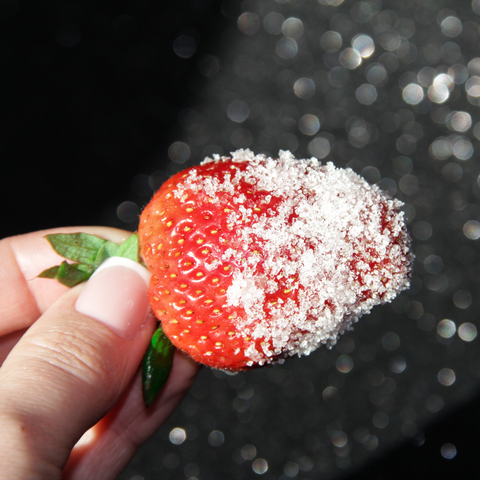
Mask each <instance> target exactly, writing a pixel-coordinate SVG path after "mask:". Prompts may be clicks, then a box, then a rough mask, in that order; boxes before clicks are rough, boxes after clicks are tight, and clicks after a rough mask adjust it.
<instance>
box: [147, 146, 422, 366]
mask: <svg viewBox="0 0 480 480" xmlns="http://www.w3.org/2000/svg"><path fill="white" fill-rule="evenodd" d="M400 205H401V203H400V202H398V201H397V200H392V199H390V197H388V196H387V195H386V194H385V193H383V192H382V191H381V190H380V189H379V188H377V187H376V186H371V185H369V184H368V183H367V182H365V180H363V179H362V178H361V177H360V176H358V175H357V174H355V173H354V172H352V171H351V170H349V169H347V170H344V169H339V168H336V167H334V166H333V164H331V163H328V164H327V165H321V164H320V162H318V161H317V160H316V159H310V160H296V159H294V158H293V156H292V155H291V154H290V153H289V152H280V158H279V159H271V158H266V157H265V156H263V155H258V156H254V154H253V153H252V152H250V151H248V150H245V151H244V150H239V151H237V152H235V153H234V154H233V155H232V158H229V157H228V158H227V157H222V158H220V157H218V156H216V157H215V159H214V160H212V159H206V160H205V161H204V162H203V163H202V164H201V165H200V166H196V167H192V168H189V169H187V170H184V171H182V172H180V173H178V174H176V175H175V176H173V177H172V178H171V179H170V180H168V181H167V182H166V183H165V184H164V185H163V186H162V187H161V188H160V190H158V192H157V193H156V194H155V195H154V197H153V199H152V200H151V202H150V203H149V205H148V206H147V207H146V208H145V210H144V211H143V213H142V215H141V219H140V225H139V232H138V233H139V238H140V244H141V254H142V256H143V258H144V260H145V262H146V264H147V266H148V268H149V270H150V271H151V273H152V279H151V283H150V289H149V297H150V303H151V306H152V309H153V311H154V312H155V314H156V315H157V317H158V318H159V319H160V321H161V323H162V327H163V330H164V332H165V333H166V335H167V336H168V337H169V338H170V340H171V341H172V343H173V344H174V345H175V346H176V347H177V348H180V349H181V350H183V351H185V352H186V353H187V354H188V355H190V356H191V357H192V358H193V359H194V360H196V361H198V362H200V363H203V364H206V365H209V366H211V367H215V368H221V369H226V370H231V371H236V370H244V369H247V368H249V367H253V366H258V365H264V364H266V363H272V362H274V361H282V359H283V358H285V357H287V356H290V355H308V354H309V353H310V352H311V351H313V350H315V349H316V348H317V347H318V346H320V345H321V344H327V345H333V344H334V343H335V342H336V340H337V338H338V336H339V335H340V334H341V333H343V332H344V331H346V330H348V329H349V328H351V325H352V323H354V322H356V321H357V320H358V319H359V318H360V317H361V316H362V315H363V314H365V313H368V312H369V311H370V309H371V308H372V307H373V306H374V305H377V304H380V303H386V302H390V301H391V300H392V299H393V298H394V297H395V296H396V295H397V293H398V292H400V291H402V290H404V289H405V288H408V286H409V277H410V274H411V266H412V261H413V257H412V255H411V254H410V253H409V245H410V239H409V236H408V233H407V231H406V229H405V225H404V223H403V213H401V212H399V211H398V207H399V206H400Z"/></svg>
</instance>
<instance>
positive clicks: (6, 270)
mask: <svg viewBox="0 0 480 480" xmlns="http://www.w3.org/2000/svg"><path fill="white" fill-rule="evenodd" d="M75 232H84V233H90V234H92V235H97V236H98V237H101V238H105V239H106V240H110V241H112V242H116V243H121V242H123V241H124V240H125V239H126V238H128V237H129V236H130V235H131V234H132V232H127V231H125V230H119V229H116V228H108V227H65V228H55V229H51V230H41V231H38V232H33V233H28V234H25V235H18V236H15V237H8V238H4V239H3V240H0V264H1V265H2V267H1V269H0V336H3V335H7V334H9V333H12V332H15V331H17V330H21V329H25V328H28V327H29V326H30V325H31V324H32V323H33V322H35V320H37V318H39V317H40V315H42V313H43V312H45V311H46V310H47V308H48V307H49V306H50V305H52V303H53V302H55V300H57V299H58V298H59V297H60V296H62V295H63V294H64V293H65V292H66V291H67V290H68V288H67V287H65V286H64V285H61V284H60V283H58V282H56V281H53V280H50V279H45V278H37V277H38V274H39V273H40V272H42V271H43V270H45V269H47V268H50V267H53V266H55V265H59V264H60V263H61V262H62V261H63V260H64V259H63V258H62V257H60V256H59V255H58V254H57V253H55V251H54V250H53V249H52V247H51V245H50V244H49V243H48V241H47V240H46V239H45V238H44V237H45V235H49V234H52V233H75Z"/></svg>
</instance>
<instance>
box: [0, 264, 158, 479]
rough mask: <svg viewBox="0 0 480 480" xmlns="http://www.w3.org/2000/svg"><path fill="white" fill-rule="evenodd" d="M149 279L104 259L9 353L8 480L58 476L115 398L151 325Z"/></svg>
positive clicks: (3, 383) (3, 377) (2, 448)
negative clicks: (75, 447)
mask: <svg viewBox="0 0 480 480" xmlns="http://www.w3.org/2000/svg"><path fill="white" fill-rule="evenodd" d="M149 275H150V274H149V273H148V272H147V270H146V269H144V268H143V267H141V266H140V265H139V264H137V263H135V262H133V261H131V260H128V259H123V258H111V259H109V260H107V261H106V262H105V263H104V264H103V265H102V266H101V267H100V268H99V269H98V270H97V271H96V272H95V274H94V275H93V276H92V277H91V278H90V280H89V281H88V282H87V283H86V284H85V285H84V286H82V285H80V286H78V287H75V288H74V289H72V290H71V291H69V292H67V293H66V294H65V295H64V296H62V297H61V298H60V299H59V300H57V302H55V303H54V304H53V305H52V306H51V307H50V308H49V309H48V310H47V311H46V312H45V313H44V314H43V315H42V316H41V317H40V319H39V320H37V322H36V323H35V324H34V325H32V327H31V328H30V329H29V330H28V331H27V333H26V334H25V335H24V336H23V337H22V339H21V340H20V341H19V343H18V344H17V345H16V346H15V348H14V349H13V350H12V351H11V353H10V355H9V356H8V358H7V359H6V361H5V362H4V364H3V366H2V368H1V369H0V398H1V402H0V431H1V432H2V435H0V464H1V465H2V470H3V472H4V473H5V468H7V470H6V471H7V472H9V471H11V473H12V475H11V476H9V477H8V478H52V479H53V478H60V477H61V470H62V468H63V467H64V466H65V463H66V461H67V459H68V456H69V454H70V451H71V449H72V447H73V446H74V444H75V443H76V442H77V440H78V439H79V438H80V437H81V435H82V434H83V433H84V432H85V431H86V430H87V429H88V428H90V427H91V426H93V425H94V424H95V423H96V422H97V421H98V420H100V418H102V417H103V416H104V415H105V414H106V413H107V412H108V411H109V410H110V409H111V408H112V407H113V406H114V405H115V403H116V402H117V401H118V399H119V398H120V396H121V394H122V392H123V391H124V390H125V389H126V387H127V386H128V384H129V382H130V381H131V379H132V377H133V376H134V374H135V372H136V370H137V369H138V366H139V364H140V362H141V359H142V356H143V354H144V352H145V350H146V348H147V345H148V342H149V339H150V337H151V335H152V333H153V330H154V328H155V320H154V317H153V316H152V315H151V314H150V313H149V311H150V310H149V306H148V296H147V288H148V278H149ZM9 469H10V470H9ZM20 472H23V473H24V475H23V474H22V473H20ZM32 474H33V475H32Z"/></svg>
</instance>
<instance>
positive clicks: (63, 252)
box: [38, 232, 175, 407]
mask: <svg viewBox="0 0 480 480" xmlns="http://www.w3.org/2000/svg"><path fill="white" fill-rule="evenodd" d="M45 238H46V239H47V240H48V242H49V243H50V245H51V246H52V248H53V249H54V250H55V252H57V253H58V254H59V255H60V256H62V257H64V258H66V259H67V260H71V261H72V262H73V263H68V262H67V261H66V260H65V261H63V262H62V263H61V264H60V265H58V266H55V267H51V268H47V269H46V270H44V271H43V272H41V273H40V274H39V275H38V277H40V278H51V279H55V280H57V281H58V282H60V283H61V284H63V285H65V286H67V287H69V288H71V287H74V286H75V285H78V284H79V283H82V282H84V281H86V280H88V279H89V278H90V277H91V276H92V274H93V273H94V272H95V270H96V269H97V268H98V267H99V266H100V265H101V264H102V263H103V262H104V261H105V260H106V259H107V258H110V257H123V258H128V259H130V260H133V261H134V262H137V263H140V264H142V265H143V266H145V265H144V264H143V262H142V261H141V259H140V255H139V241H138V235H137V234H136V233H134V234H132V235H131V236H130V237H128V238H127V239H126V240H125V241H124V242H123V243H122V244H120V245H119V244H117V243H114V242H110V241H109V240H105V239H103V238H99V237H96V236H95V235H90V234H87V233H83V232H77V233H56V234H51V235H46V236H45ZM145 268H146V267H145ZM174 352H175V349H174V347H173V345H172V344H171V343H170V340H169V339H168V337H167V336H166V335H165V334H164V333H163V330H162V328H161V327H160V326H158V328H157V330H156V331H155V333H154V334H153V336H152V340H151V341H150V343H149V345H148V349H147V352H146V353H145V356H144V358H143V361H142V389H143V399H144V403H145V405H146V406H147V407H150V406H151V405H152V404H153V403H154V401H155V399H156V398H157V397H158V394H159V393H160V391H161V390H162V388H163V386H164V385H165V383H166V382H167V380H168V377H169V375H170V371H171V370H172V363H173V354H174Z"/></svg>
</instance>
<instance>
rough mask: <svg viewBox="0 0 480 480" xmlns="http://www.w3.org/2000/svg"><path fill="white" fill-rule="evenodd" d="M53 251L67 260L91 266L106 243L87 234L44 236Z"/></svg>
mask: <svg viewBox="0 0 480 480" xmlns="http://www.w3.org/2000/svg"><path fill="white" fill-rule="evenodd" d="M45 238H46V239H47V240H48V241H49V242H50V244H51V245H52V247H53V249H54V250H55V251H56V252H57V253H58V254H59V255H61V256H62V257H64V258H66V259H67V260H72V261H74V262H76V263H83V264H87V265H92V264H93V263H95V260H96V258H97V255H98V252H99V250H100V247H101V246H102V245H103V244H104V243H106V242H108V240H105V239H103V238H98V237H96V236H95V235H89V234H87V233H81V232H80V233H54V234H51V235H46V236H45Z"/></svg>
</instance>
